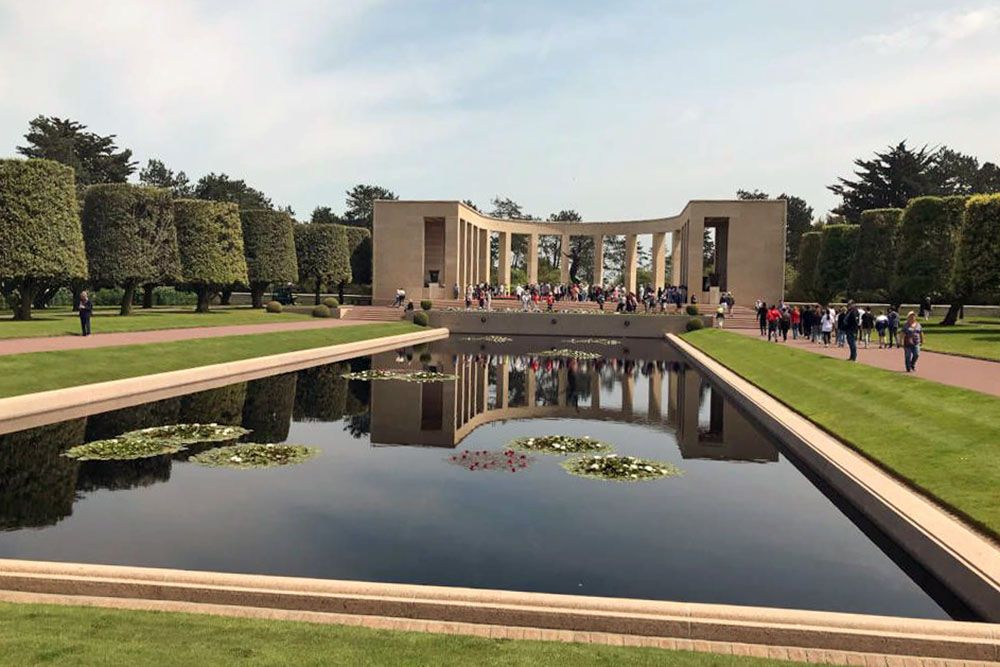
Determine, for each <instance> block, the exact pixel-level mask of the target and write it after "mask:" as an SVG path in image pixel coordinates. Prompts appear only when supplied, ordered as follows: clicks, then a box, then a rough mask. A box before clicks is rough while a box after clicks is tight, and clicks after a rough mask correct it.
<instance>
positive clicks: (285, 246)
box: [240, 209, 299, 308]
mask: <svg viewBox="0 0 1000 667" xmlns="http://www.w3.org/2000/svg"><path fill="white" fill-rule="evenodd" d="M240 223H241V224H242V226H243V253H244V255H245V256H246V260H247V277H248V279H249V283H250V300H251V303H252V304H253V307H254V308H260V307H261V305H262V303H263V299H264V291H265V290H266V289H267V286H268V285H269V284H271V283H275V284H282V283H293V282H295V281H296V280H298V276H299V265H298V260H297V258H296V256H295V232H294V227H295V221H294V220H292V216H290V215H288V214H287V213H285V212H283V211H272V210H270V209H252V210H246V211H240Z"/></svg>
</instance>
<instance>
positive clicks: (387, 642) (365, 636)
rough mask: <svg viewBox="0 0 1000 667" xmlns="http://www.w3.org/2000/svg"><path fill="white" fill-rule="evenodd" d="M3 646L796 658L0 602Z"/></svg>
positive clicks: (47, 656)
mask: <svg viewBox="0 0 1000 667" xmlns="http://www.w3.org/2000/svg"><path fill="white" fill-rule="evenodd" d="M0 646H2V647H3V651H2V653H0V662H2V664H5V665H37V664H52V665H107V666H111V665H123V666H128V667H141V666H142V665H155V666H157V667H161V666H166V665H182V666H184V667H187V666H188V665H231V664H241V665H392V666H393V667H395V666H405V665H527V666H530V667H535V666H536V665H678V666H683V665H690V666H691V667H702V666H705V667H707V666H709V665H720V666H724V665H734V666H735V665H747V666H754V667H758V666H759V667H763V666H764V665H793V664H797V663H791V662H779V661H776V660H763V659H757V658H744V657H736V656H731V655H715V654H711V653H692V652H687V651H664V650H659V649H648V648H632V647H613V646H601V645H595V644H567V643H562V642H539V641H510V640H497V639H484V638H479V637H464V636H458V635H436V634H429V633H421V632H394V631H387V630H370V629H367V628H356V627H347V626H338V625H320V624H312V623H300V622H293V621H264V620H257V619H243V618H228V617H219V616H202V615H198V614H179V613H166V612H150V611H126V610H111V609H98V608H89V607H60V606H54V605H25V604H8V603H0ZM798 664H804V663H798Z"/></svg>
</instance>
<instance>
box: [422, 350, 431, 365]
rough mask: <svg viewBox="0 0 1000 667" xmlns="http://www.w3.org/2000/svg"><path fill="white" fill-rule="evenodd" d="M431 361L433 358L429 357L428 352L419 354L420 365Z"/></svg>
mask: <svg viewBox="0 0 1000 667" xmlns="http://www.w3.org/2000/svg"><path fill="white" fill-rule="evenodd" d="M432 359H433V357H432V356H431V353H430V352H421V353H420V363H422V364H429V363H430V362H431V360H432Z"/></svg>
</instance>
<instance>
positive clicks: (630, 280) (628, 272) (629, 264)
mask: <svg viewBox="0 0 1000 667" xmlns="http://www.w3.org/2000/svg"><path fill="white" fill-rule="evenodd" d="M636 241H637V236H636V235H635V234H626V235H625V289H627V290H628V291H630V292H634V291H635V290H636V284H635V274H636V271H637V270H638V268H639V266H638V257H637V255H636V245H635V244H636Z"/></svg>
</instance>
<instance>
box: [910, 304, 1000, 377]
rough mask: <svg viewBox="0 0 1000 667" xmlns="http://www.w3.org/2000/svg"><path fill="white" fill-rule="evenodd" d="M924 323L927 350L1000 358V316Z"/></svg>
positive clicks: (998, 359) (993, 358)
mask: <svg viewBox="0 0 1000 667" xmlns="http://www.w3.org/2000/svg"><path fill="white" fill-rule="evenodd" d="M923 327H924V349H926V350H930V351H932V352H946V353H947V354H960V355H963V356H966V357H979V358H980V359H992V360H993V361H1000V318H995V317H992V318H987V317H977V318H972V319H968V320H964V321H963V322H961V323H959V324H956V325H955V326H951V327H943V326H941V325H940V324H937V323H934V322H930V323H924V325H923ZM998 372H1000V371H998Z"/></svg>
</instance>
